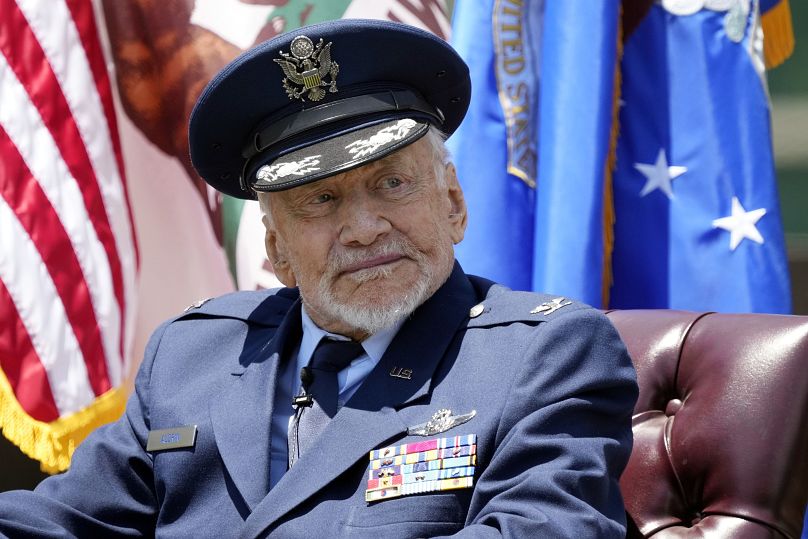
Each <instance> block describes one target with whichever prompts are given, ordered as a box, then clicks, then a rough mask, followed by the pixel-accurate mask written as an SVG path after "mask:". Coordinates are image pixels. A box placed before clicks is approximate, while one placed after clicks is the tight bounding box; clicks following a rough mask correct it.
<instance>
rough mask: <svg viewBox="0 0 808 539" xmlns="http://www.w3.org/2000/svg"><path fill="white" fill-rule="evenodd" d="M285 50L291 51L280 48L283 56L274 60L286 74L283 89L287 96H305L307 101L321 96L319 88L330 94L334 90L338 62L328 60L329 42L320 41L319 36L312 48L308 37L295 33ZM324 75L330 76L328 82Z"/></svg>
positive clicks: (298, 97)
mask: <svg viewBox="0 0 808 539" xmlns="http://www.w3.org/2000/svg"><path fill="white" fill-rule="evenodd" d="M289 52H290V53H291V54H287V53H285V52H283V51H281V52H280V55H281V56H282V57H283V58H275V59H274V61H275V63H277V64H278V65H279V66H281V68H282V69H283V73H284V74H285V75H286V78H285V79H283V89H284V90H286V95H288V96H289V99H300V100H301V101H305V99H304V97H308V98H309V100H311V101H320V100H321V99H322V98H324V97H325V90H323V87H327V88H328V91H329V92H332V93H334V92H336V91H337V73H339V64H337V62H334V61H333V60H331V43H326V44H323V40H322V39H320V42H319V43H317V46H316V47H315V46H314V43H312V41H311V39H309V38H308V37H306V36H297V37H296V38H294V39H293V40H292V43H291V44H290V45H289ZM325 77H330V78H331V82H326V81H325ZM306 92H308V95H307V94H306Z"/></svg>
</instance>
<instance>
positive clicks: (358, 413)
mask: <svg viewBox="0 0 808 539" xmlns="http://www.w3.org/2000/svg"><path fill="white" fill-rule="evenodd" d="M474 303H475V295H474V291H473V289H472V287H471V285H470V284H469V282H468V280H467V279H466V277H465V275H464V274H463V272H462V270H461V269H460V267H459V266H458V265H457V264H456V265H455V269H454V271H453V272H452V275H451V276H450V278H449V280H448V281H447V282H446V283H445V284H444V285H443V286H442V287H441V288H440V289H439V290H438V291H437V292H436V293H435V294H434V295H433V296H432V297H431V298H430V299H429V300H428V301H427V302H425V303H424V304H423V305H422V306H421V307H420V308H419V309H418V310H417V311H416V312H415V313H414V314H413V316H412V317H411V318H410V319H409V320H408V321H407V322H406V323H405V324H404V325H403V326H402V327H401V330H400V331H399V332H398V335H396V337H395V338H394V339H393V342H392V343H390V347H389V348H388V349H387V352H386V353H385V355H384V357H382V359H381V361H380V362H379V364H378V365H376V367H375V368H374V369H373V371H372V372H371V373H370V374H369V375H368V377H367V379H365V381H364V382H363V383H362V385H361V386H360V388H359V389H358V390H357V392H356V393H355V394H354V396H353V397H352V398H351V399H350V400H349V401H348V402H347V403H346V404H345V406H343V407H342V408H341V409H340V410H339V412H338V413H337V415H335V416H334V418H333V419H332V420H331V421H330V422H329V424H328V425H327V426H326V428H325V430H324V431H323V433H322V434H321V435H320V437H319V438H318V439H317V440H316V441H315V442H314V444H313V445H312V446H311V448H310V449H309V450H308V451H306V453H304V454H303V455H302V456H301V458H300V460H299V461H298V462H297V464H295V466H294V468H292V469H291V470H289V471H287V472H286V474H285V475H284V476H283V478H282V479H281V480H280V481H279V482H278V484H277V485H276V486H275V488H273V489H272V490H271V491H270V492H269V494H268V495H267V496H266V498H264V500H263V501H261V503H260V504H259V505H258V506H257V507H256V508H255V510H254V512H253V514H252V515H250V516H249V517H248V519H247V528H246V529H245V530H244V534H243V535H242V537H253V536H255V535H258V534H260V533H261V532H262V531H263V530H265V529H266V528H267V527H269V526H271V525H272V524H274V523H275V522H277V520H278V519H280V518H281V517H282V516H283V515H285V514H286V513H288V512H289V511H291V510H292V509H294V508H295V507H296V506H297V505H299V504H300V503H302V502H304V501H305V500H307V499H308V498H309V497H311V496H313V495H315V494H316V493H317V492H318V491H320V490H321V489H322V488H323V487H325V486H326V485H327V484H328V483H329V482H331V481H333V480H334V479H335V478H336V477H337V476H339V475H340V474H341V473H343V472H344V471H345V470H347V469H348V468H349V467H351V466H353V465H354V464H355V463H356V462H357V461H359V460H360V459H365V460H367V458H368V453H369V452H370V450H371V449H373V448H375V447H378V446H381V445H382V444H384V443H385V442H388V441H390V440H391V439H393V438H394V437H397V436H399V435H400V434H402V433H404V432H406V430H407V427H408V426H409V425H408V424H407V423H406V421H405V420H404V419H403V418H402V417H401V416H400V414H399V413H398V410H399V409H400V408H401V407H403V406H405V405H406V404H408V403H410V402H412V401H414V400H416V399H418V398H420V397H423V396H425V395H427V394H428V393H429V389H430V387H431V382H432V376H433V374H434V372H435V369H436V367H437V366H438V364H439V363H440V361H441V359H442V358H443V356H444V354H445V351H446V349H447V348H448V346H449V344H450V343H451V341H452V339H453V338H454V336H455V334H456V332H457V330H458V328H459V327H460V326H461V324H462V323H463V322H464V321H465V320H466V319H467V316H468V312H469V308H470V307H471V306H472V305H473V304H474ZM394 367H400V368H409V369H411V370H412V377H411V379H409V380H406V379H402V378H398V377H394V376H392V375H391V374H390V372H391V370H392V369H393V368H394Z"/></svg>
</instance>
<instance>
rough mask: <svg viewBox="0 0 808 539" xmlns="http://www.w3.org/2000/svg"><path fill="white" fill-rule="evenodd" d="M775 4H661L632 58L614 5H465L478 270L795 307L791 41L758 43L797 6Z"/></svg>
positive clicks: (469, 177) (639, 296)
mask: <svg viewBox="0 0 808 539" xmlns="http://www.w3.org/2000/svg"><path fill="white" fill-rule="evenodd" d="M764 4H765V5H761V6H759V5H758V3H757V2H752V1H751V0H732V1H725V0H677V1H662V2H655V3H654V5H653V6H652V7H651V9H650V12H649V13H648V14H647V15H646V17H645V18H644V19H643V21H642V23H641V24H640V25H639V27H638V28H637V29H636V31H635V32H633V33H632V34H631V35H630V37H629V38H628V40H627V42H626V43H625V48H624V51H623V55H622V59H621V55H620V53H621V50H620V38H621V29H620V17H619V13H620V8H621V6H620V3H619V2H618V1H616V0H615V1H612V2H609V1H607V2H600V3H598V4H597V9H595V8H593V5H592V3H590V2H586V3H584V2H578V1H569V2H541V1H534V2H529V1H521V2H515V1H512V0H490V1H487V2H476V3H474V4H473V5H472V4H464V3H462V2H458V3H457V8H456V10H455V18H454V25H453V26H454V37H453V39H454V44H455V46H456V47H457V48H458V50H459V51H460V52H461V54H463V55H464V56H465V58H466V59H467V61H468V62H469V64H470V69H471V71H472V80H473V85H474V92H473V97H472V103H471V108H470V111H469V115H468V117H467V120H466V122H465V123H464V125H463V126H462V127H461V129H460V130H459V131H458V132H457V133H456V134H455V135H454V136H453V138H452V139H451V140H450V148H451V149H452V150H453V153H454V155H455V162H456V163H457V166H458V173H459V177H460V180H461V182H462V183H463V185H464V189H465V191H466V196H467V200H468V204H469V207H470V222H469V229H468V232H467V236H466V240H465V241H464V242H463V243H462V244H461V245H460V246H459V248H458V258H459V259H460V261H461V263H462V264H463V266H464V268H465V269H466V270H467V271H470V272H472V273H481V274H483V275H489V276H492V277H493V278H495V279H497V280H499V281H502V282H504V283H506V284H508V285H510V286H512V287H516V288H525V289H534V290H544V291H548V292H551V293H556V294H559V295H566V296H571V297H575V298H578V299H581V300H583V301H585V302H588V303H591V304H593V305H596V306H601V307H606V306H609V307H619V308H638V307H649V308H650V307H656V308H683V309H694V310H720V311H759V312H788V311H789V310H790V292H789V278H788V269H787V264H786V256H785V248H784V240H783V230H782V224H781V221H780V215H779V207H778V200H777V191H776V185H775V175H774V165H773V158H772V149H771V141H770V125H769V110H768V98H767V93H766V83H765V73H764V64H765V63H766V62H768V64H769V65H772V64H776V63H778V62H780V61H782V60H783V59H784V58H785V57H786V56H787V55H788V44H787V43H786V44H785V45H783V42H782V41H781V42H780V44H779V45H778V46H777V47H770V48H769V49H768V52H767V53H766V54H765V61H764V51H763V48H762V38H761V27H762V26H763V27H766V26H767V24H768V26H769V27H776V26H777V25H778V24H782V22H783V20H786V19H788V14H787V11H786V8H787V3H785V2H784V1H780V2H776V1H774V0H770V1H768V2H764ZM784 5H785V8H783V6H784ZM627 7H628V6H627ZM759 9H763V10H765V11H767V13H768V14H767V15H766V16H764V18H763V22H762V23H761V17H760V13H759ZM774 15H776V16H774ZM784 17H785V19H784ZM767 18H768V22H767ZM775 19H776V20H775ZM772 21H774V22H772ZM767 43H769V41H767ZM621 79H622V80H621ZM618 133H619V138H618V139H617V141H616V140H615V135H617V134H618ZM615 147H616V150H615ZM615 157H616V163H615V161H614V158H615Z"/></svg>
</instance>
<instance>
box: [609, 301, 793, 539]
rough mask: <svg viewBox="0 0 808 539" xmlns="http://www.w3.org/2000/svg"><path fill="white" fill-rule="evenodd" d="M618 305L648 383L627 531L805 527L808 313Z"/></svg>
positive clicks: (625, 480)
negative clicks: (694, 310)
mask: <svg viewBox="0 0 808 539" xmlns="http://www.w3.org/2000/svg"><path fill="white" fill-rule="evenodd" d="M608 316H609V318H610V319H611V320H612V322H613V323H614V325H615V326H616V327H617V330H618V331H619V332H620V334H621V336H622V337H623V340H624V341H625V342H626V345H627V346H628V349H629V353H630V354H631V357H632V359H633V361H634V365H635V366H636V368H637V377H638V381H639V386H640V396H639V400H638V402H637V406H636V408H635V410H634V414H635V415H634V421H633V430H634V450H633V451H632V454H631V458H630V460H629V463H628V467H627V468H626V470H625V472H624V474H623V477H622V479H621V481H620V484H621V488H622V490H623V496H624V498H625V503H626V510H627V512H628V514H629V516H630V517H631V520H633V526H632V523H630V525H629V528H630V530H629V532H630V533H629V537H655V538H659V539H662V538H665V537H731V538H757V537H778V538H784V537H785V538H798V537H799V536H800V530H801V529H802V523H803V514H804V512H805V508H806V502H808V317H801V316H780V315H769V314H716V313H710V314H706V313H691V312H682V311H671V310H646V311H643V310H627V311H612V312H610V313H608ZM632 527H634V528H635V529H633V530H632V529H631V528H632Z"/></svg>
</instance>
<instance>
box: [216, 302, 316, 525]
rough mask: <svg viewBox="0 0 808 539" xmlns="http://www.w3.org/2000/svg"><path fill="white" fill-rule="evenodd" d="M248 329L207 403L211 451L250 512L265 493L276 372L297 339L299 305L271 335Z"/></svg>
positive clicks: (291, 310)
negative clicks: (214, 395)
mask: <svg viewBox="0 0 808 539" xmlns="http://www.w3.org/2000/svg"><path fill="white" fill-rule="evenodd" d="M268 331H269V330H268V329H267V328H258V329H255V326H250V329H249V331H248V333H247V338H246V340H245V343H244V350H243V353H242V356H241V358H240V360H239V363H240V365H239V366H238V367H237V368H236V369H234V371H233V372H232V373H231V374H230V375H229V376H230V378H229V379H228V380H227V381H226V384H225V386H224V389H223V390H222V393H221V395H220V396H219V398H218V399H217V400H215V401H213V402H212V403H211V404H210V418H211V423H212V424H213V432H214V436H215V438H216V446H217V447H218V449H219V453H220V455H221V456H222V461H223V462H224V465H225V467H226V468H227V472H228V473H229V474H230V477H231V478H232V479H233V483H235V486H236V488H237V489H238V491H239V493H240V494H241V496H242V497H243V498H244V501H245V502H246V503H247V505H248V506H249V508H250V510H252V509H253V508H254V507H255V506H256V505H257V504H258V502H260V501H261V499H262V498H264V496H266V494H267V492H269V465H270V458H269V457H270V447H269V443H270V429H271V422H272V408H273V402H274V397H275V385H276V378H277V375H278V371H279V369H278V367H279V365H280V364H281V362H282V361H283V360H287V359H288V357H289V348H290V347H292V348H293V346H294V344H295V343H297V342H298V341H299V340H300V333H301V329H300V301H296V302H295V303H294V304H293V305H292V307H291V308H290V309H289V310H288V312H287V313H286V316H285V317H284V318H283V321H282V322H281V324H280V326H279V327H278V328H277V330H276V331H275V333H274V336H273V335H272V334H271V333H268Z"/></svg>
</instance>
